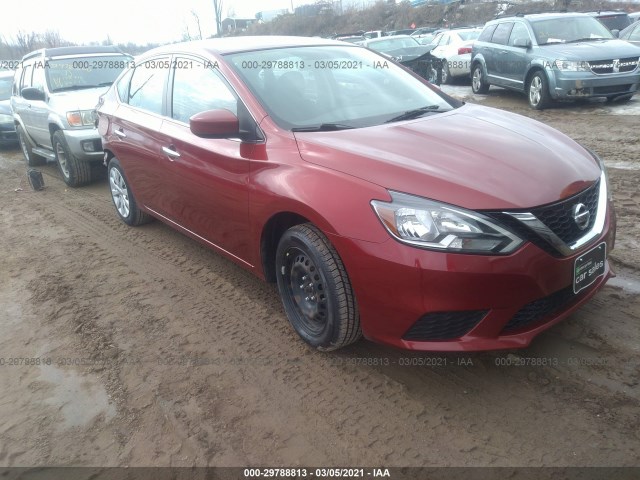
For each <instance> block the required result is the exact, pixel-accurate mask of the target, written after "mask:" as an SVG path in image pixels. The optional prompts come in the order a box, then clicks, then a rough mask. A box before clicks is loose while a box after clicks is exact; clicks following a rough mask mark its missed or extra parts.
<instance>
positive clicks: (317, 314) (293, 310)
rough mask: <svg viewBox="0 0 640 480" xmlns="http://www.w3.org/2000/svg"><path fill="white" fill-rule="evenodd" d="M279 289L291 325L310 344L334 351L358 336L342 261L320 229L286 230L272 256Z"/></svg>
mask: <svg viewBox="0 0 640 480" xmlns="http://www.w3.org/2000/svg"><path fill="white" fill-rule="evenodd" d="M276 274H277V278H278V290H279V291H280V296H281V297H282V303H283V304H284V309H285V312H286V314H287V318H288V319H289V322H290V323H291V325H292V326H293V328H294V329H295V331H296V332H297V333H298V335H300V337H302V339H303V340H304V341H305V342H307V343H308V344H309V345H311V346H313V347H314V348H317V349H318V350H322V351H330V350H337V349H338V348H341V347H344V346H346V345H349V344H351V343H353V342H355V341H357V340H358V339H359V338H360V337H361V335H362V331H361V329H360V316H359V314H358V308H357V305H356V301H355V297H354V295H353V291H352V289H351V282H350V281H349V277H348V276H347V272H346V270H345V268H344V265H343V263H342V260H341V259H340V257H339V255H338V253H337V252H336V250H335V249H334V248H333V245H331V243H330V242H329V240H328V239H327V237H325V236H324V235H323V234H322V232H320V230H318V229H317V228H316V227H315V226H313V225H311V224H309V223H306V224H302V225H296V226H294V227H291V228H290V229H289V230H287V231H286V232H285V233H284V235H283V236H282V238H281V239H280V242H279V244H278V250H277V253H276Z"/></svg>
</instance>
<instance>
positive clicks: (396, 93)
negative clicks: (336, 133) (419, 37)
mask: <svg viewBox="0 0 640 480" xmlns="http://www.w3.org/2000/svg"><path fill="white" fill-rule="evenodd" d="M227 58H228V59H229V60H230V64H231V66H232V67H233V68H234V69H235V70H236V71H237V72H238V74H239V75H240V76H241V77H242V78H243V80H244V81H245V83H246V84H247V85H248V87H249V88H250V89H251V91H252V92H253V93H254V95H255V96H256V97H257V98H258V100H259V101H260V102H261V104H262V105H263V106H264V108H265V110H266V111H267V112H268V113H269V115H270V116H271V117H272V118H273V119H274V121H275V122H276V123H277V124H278V125H280V126H281V127H282V128H285V129H299V128H309V127H320V126H323V127H324V128H323V129H325V130H328V129H333V130H337V129H342V128H359V127H368V126H373V125H379V124H382V123H384V122H387V121H389V120H391V119H395V118H396V117H398V118H399V116H401V115H403V114H405V113H407V112H412V114H411V115H410V117H411V118H416V117H418V116H422V115H434V114H437V113H438V112H444V111H448V110H451V109H452V108H454V104H455V103H456V102H455V101H453V100H450V101H451V103H449V101H448V100H447V99H448V97H446V96H445V95H444V94H439V93H436V92H435V91H434V90H432V89H431V88H429V87H427V86H426V85H425V84H424V83H422V82H421V81H420V80H419V79H417V78H416V77H414V76H413V75H411V74H410V73H408V72H407V71H405V70H404V69H402V68H401V67H399V66H397V65H396V64H394V63H393V62H391V61H389V60H388V59H386V58H385V57H382V56H380V55H378V54H376V53H375V52H372V51H370V50H367V49H365V48H362V47H351V46H344V47H341V46H313V47H292V48H278V49H271V50H260V51H252V52H243V53H235V54H230V55H228V56H227ZM425 107H429V108H428V109H426V108H425ZM418 109H425V110H418ZM416 110H418V111H417V112H416V113H415V114H414V111H416Z"/></svg>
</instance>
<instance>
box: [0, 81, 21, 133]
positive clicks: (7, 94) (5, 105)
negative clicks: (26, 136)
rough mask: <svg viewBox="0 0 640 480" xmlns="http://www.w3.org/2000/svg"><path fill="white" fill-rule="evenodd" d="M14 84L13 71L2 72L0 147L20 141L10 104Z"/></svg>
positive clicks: (0, 86) (0, 83) (0, 85)
mask: <svg viewBox="0 0 640 480" xmlns="http://www.w3.org/2000/svg"><path fill="white" fill-rule="evenodd" d="M12 84H13V71H12V70H0V145H7V144H15V143H17V141H18V136H17V134H16V127H15V125H14V123H13V112H12V111H11V104H10V102H9V99H10V98H11V85H12Z"/></svg>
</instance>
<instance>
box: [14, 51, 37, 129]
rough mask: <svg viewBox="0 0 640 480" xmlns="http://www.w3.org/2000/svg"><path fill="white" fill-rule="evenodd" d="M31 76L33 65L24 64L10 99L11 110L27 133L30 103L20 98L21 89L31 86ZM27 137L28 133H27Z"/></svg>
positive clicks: (30, 118) (29, 125)
mask: <svg viewBox="0 0 640 480" xmlns="http://www.w3.org/2000/svg"><path fill="white" fill-rule="evenodd" d="M32 76H33V63H29V64H25V65H24V66H23V68H22V72H21V74H20V78H19V79H17V80H16V82H17V89H16V91H14V95H13V98H12V99H11V108H12V109H13V111H14V113H15V114H17V115H18V117H20V120H21V121H22V124H23V125H24V128H25V129H26V130H27V131H29V130H30V129H31V124H32V116H31V101H30V100H27V99H25V98H24V97H23V96H22V89H23V88H27V87H30V86H31V78H32ZM27 134H28V135H29V133H27Z"/></svg>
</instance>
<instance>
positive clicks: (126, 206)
mask: <svg viewBox="0 0 640 480" xmlns="http://www.w3.org/2000/svg"><path fill="white" fill-rule="evenodd" d="M107 170H108V173H109V187H110V188H111V200H113V205H114V206H115V207H116V213H117V214H118V216H119V217H120V219H121V220H122V221H123V222H124V223H126V224H127V225H131V226H132V227H135V226H138V225H142V224H144V223H147V222H149V221H150V220H151V217H150V216H149V215H148V214H146V213H144V212H143V211H141V210H140V209H139V208H138V204H137V202H136V199H135V198H134V197H133V194H132V193H131V189H130V188H129V185H128V183H127V180H126V177H125V176H124V171H123V170H122V166H121V165H120V162H119V161H118V159H117V158H116V157H113V158H112V159H111V160H110V161H109V166H108V167H107Z"/></svg>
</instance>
